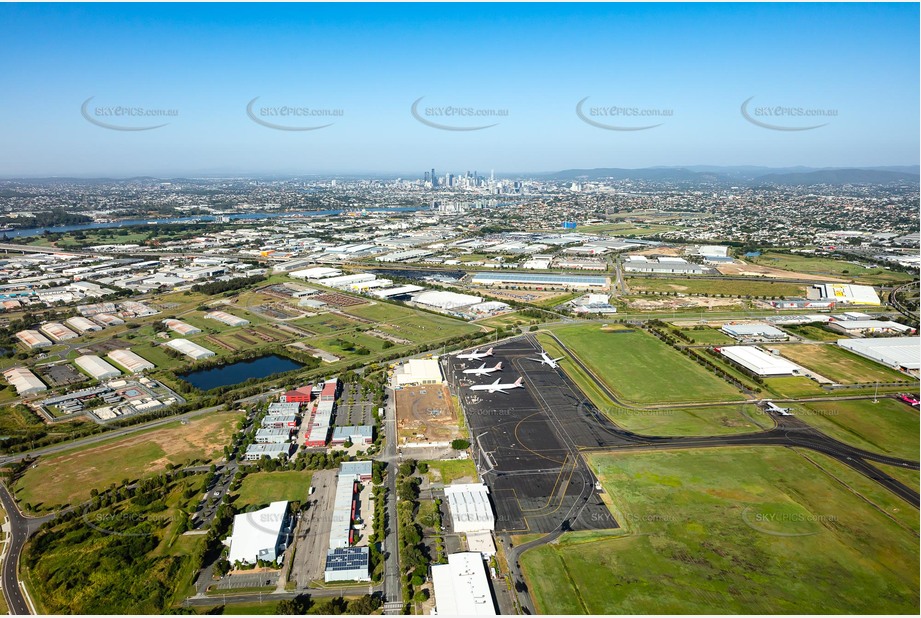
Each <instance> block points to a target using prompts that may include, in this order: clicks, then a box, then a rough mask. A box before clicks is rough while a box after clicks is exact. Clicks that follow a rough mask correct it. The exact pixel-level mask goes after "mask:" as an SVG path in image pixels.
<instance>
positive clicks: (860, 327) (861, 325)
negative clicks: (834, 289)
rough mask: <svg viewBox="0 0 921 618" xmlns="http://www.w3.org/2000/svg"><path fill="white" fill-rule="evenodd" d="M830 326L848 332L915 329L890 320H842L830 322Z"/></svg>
mask: <svg viewBox="0 0 921 618" xmlns="http://www.w3.org/2000/svg"><path fill="white" fill-rule="evenodd" d="M828 327H829V328H831V329H834V330H840V331H841V332H844V333H847V334H849V335H850V334H855V333H911V332H913V331H914V330H915V329H913V328H912V327H911V326H905V325H904V324H900V323H899V322H890V321H888V320H885V321H884V320H840V321H835V322H829V323H828Z"/></svg>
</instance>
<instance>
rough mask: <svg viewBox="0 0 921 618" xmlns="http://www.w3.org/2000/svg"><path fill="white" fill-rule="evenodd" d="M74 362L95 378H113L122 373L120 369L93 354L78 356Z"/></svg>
mask: <svg viewBox="0 0 921 618" xmlns="http://www.w3.org/2000/svg"><path fill="white" fill-rule="evenodd" d="M74 363H75V364H76V365H77V367H79V368H80V369H82V370H83V371H85V372H87V373H88V374H90V375H91V376H93V377H94V378H96V379H97V380H105V379H107V378H114V377H116V376H120V375H121V374H122V372H121V371H119V370H118V369H116V368H115V367H113V366H112V365H110V364H109V363H107V362H105V361H104V360H102V359H101V358H99V357H98V356H93V355H92V354H86V355H84V356H78V357H77V359H76V360H75V361H74Z"/></svg>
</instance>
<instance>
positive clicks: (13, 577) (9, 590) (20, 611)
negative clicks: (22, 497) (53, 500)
mask: <svg viewBox="0 0 921 618" xmlns="http://www.w3.org/2000/svg"><path fill="white" fill-rule="evenodd" d="M0 502H2V503H3V510H5V511H6V514H7V517H8V518H9V520H10V530H9V538H7V541H6V552H5V553H4V555H3V565H2V572H0V580H2V582H3V597H4V598H5V599H6V604H7V606H8V607H9V608H10V614H11V615H17V616H22V615H29V614H31V613H32V612H31V611H30V609H29V605H28V604H27V603H26V598H25V595H23V593H22V589H21V588H20V585H19V557H20V556H21V555H22V548H23V547H24V546H25V544H26V541H27V540H28V539H29V537H30V536H32V534H33V533H34V532H35V531H36V530H38V528H39V526H41V525H42V524H43V523H45V522H46V521H50V520H51V519H54V515H46V516H44V517H25V516H24V515H23V514H22V513H21V512H20V511H19V507H18V506H16V501H15V500H13V497H12V496H11V495H10V492H9V491H7V489H6V485H4V484H3V483H0Z"/></svg>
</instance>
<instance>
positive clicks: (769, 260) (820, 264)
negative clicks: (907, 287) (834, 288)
mask: <svg viewBox="0 0 921 618" xmlns="http://www.w3.org/2000/svg"><path fill="white" fill-rule="evenodd" d="M752 262H754V263H755V264H760V265H761V266H770V267H771V268H781V269H783V270H792V271H794V272H798V273H806V274H809V275H828V276H830V277H837V278H841V279H853V280H854V281H857V282H860V283H867V284H875V285H879V284H885V283H892V282H904V281H911V275H909V274H908V273H902V272H894V271H889V270H885V269H883V268H864V267H863V266H858V265H857V264H851V263H849V262H846V261H843V260H834V259H831V258H827V257H811V256H808V255H799V254H787V253H778V252H773V251H768V252H766V253H762V254H761V255H760V256H759V257H757V258H754V259H753V260H752Z"/></svg>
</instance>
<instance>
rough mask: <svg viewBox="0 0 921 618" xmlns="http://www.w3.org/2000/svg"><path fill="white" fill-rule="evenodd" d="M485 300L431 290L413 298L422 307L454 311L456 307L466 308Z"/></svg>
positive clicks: (467, 295)
mask: <svg viewBox="0 0 921 618" xmlns="http://www.w3.org/2000/svg"><path fill="white" fill-rule="evenodd" d="M482 300H483V299H482V298H481V297H479V296H472V295H470V294H458V293H457V292H442V291H440V290H430V291H428V292H422V293H421V294H418V295H416V296H414V297H413V301H414V302H417V303H419V304H420V305H428V306H430V307H438V308H439V309H453V308H455V307H464V306H466V305H475V304H476V303H478V302H481V301H482Z"/></svg>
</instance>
